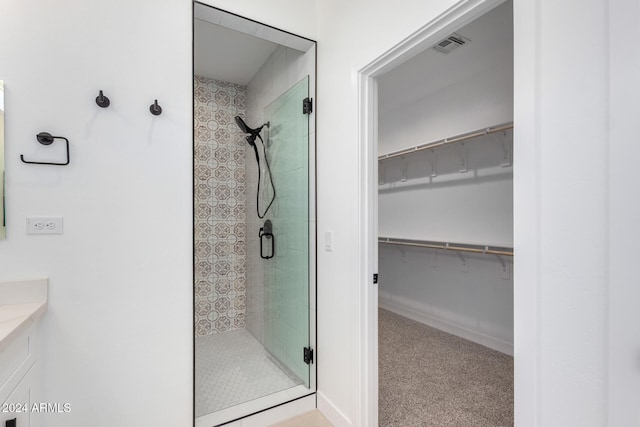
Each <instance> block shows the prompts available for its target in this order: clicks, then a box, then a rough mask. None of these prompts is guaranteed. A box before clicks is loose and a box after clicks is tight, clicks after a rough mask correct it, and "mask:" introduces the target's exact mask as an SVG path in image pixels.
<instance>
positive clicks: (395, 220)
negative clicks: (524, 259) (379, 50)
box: [361, 1, 514, 427]
mask: <svg viewBox="0 0 640 427" xmlns="http://www.w3.org/2000/svg"><path fill="white" fill-rule="evenodd" d="M467 7H468V8H470V6H467ZM456 13H457V14H456ZM440 19H441V20H442V21H443V22H441V23H433V31H432V32H429V31H428V30H426V31H424V39H423V40H422V41H421V42H420V43H421V44H420V46H419V47H414V48H413V49H412V50H411V49H408V50H405V51H403V50H402V49H398V51H399V52H400V53H399V56H400V57H396V58H388V59H387V64H384V63H383V62H384V61H381V62H380V63H378V64H375V65H374V67H372V69H369V70H366V69H365V72H364V73H363V74H362V75H363V76H366V77H365V78H363V79H362V80H361V84H362V86H361V88H362V89H363V91H364V93H369V94H371V95H373V96H371V97H370V98H369V99H368V105H365V106H364V108H365V110H367V109H369V113H371V112H373V116H371V115H369V117H370V118H372V119H373V120H371V121H369V122H367V123H364V124H363V125H364V129H363V130H364V132H365V133H368V135H369V138H368V141H369V143H370V145H369V149H370V150H371V151H370V152H369V153H368V155H367V159H368V162H369V166H370V168H369V172H370V175H369V177H368V179H369V183H371V181H374V182H375V184H374V186H373V188H370V191H371V193H370V202H369V203H365V206H367V207H368V208H369V209H370V210H371V212H369V214H368V215H367V217H368V219H369V221H370V222H369V224H365V226H364V227H365V228H366V227H369V230H367V231H368V232H369V241H368V246H369V247H368V251H369V253H370V254H372V256H371V259H370V263H369V265H366V266H363V267H364V271H367V273H369V274H373V273H376V274H377V275H376V276H374V283H376V282H377V287H375V286H374V287H373V289H372V290H371V291H365V294H366V293H367V292H369V295H368V296H367V295H364V301H365V304H366V305H367V306H368V310H367V311H368V316H369V317H368V319H364V321H366V322H368V324H369V326H370V334H369V335H368V342H366V343H364V346H363V352H366V351H370V352H371V351H375V354H376V355H377V360H375V362H374V363H372V370H371V371H369V372H368V375H369V378H370V379H371V381H370V383H369V385H368V391H369V393H370V394H369V405H370V406H372V407H376V408H377V409H378V412H377V414H376V413H373V411H369V414H366V415H365V417H369V420H371V421H372V423H375V422H374V421H377V424H378V425H380V426H388V427H395V426H406V425H478V426H511V425H513V422H514V421H513V414H514V393H513V378H514V374H513V367H514V363H513V342H514V339H513V337H514V332H513V331H514V320H513V319H514V308H513V307H514V306H513V296H514V286H513V284H514V283H513V167H514V165H513V5H512V2H511V1H506V2H501V1H486V2H484V3H483V4H482V5H480V6H476V7H475V8H472V9H470V10H462V8H461V10H460V11H458V12H456V11H452V12H451V15H450V16H443V17H441V18H440ZM439 24H441V25H439ZM389 56H390V57H391V56H392V55H389ZM375 67H377V70H375V69H374V68H375ZM364 116H365V117H366V116H367V114H364ZM371 172H373V173H375V175H374V174H373V173H371ZM371 229H373V232H371ZM363 231H365V230H363ZM367 231H365V233H366V232H367ZM376 264H377V266H376ZM367 267H368V268H369V269H370V270H367ZM378 307H379V311H376V310H377V309H378ZM372 359H373V357H369V358H368V360H369V361H372ZM374 367H375V368H377V369H378V372H373V369H374ZM374 388H375V390H376V391H377V396H375V394H376V393H375V392H374V390H373V389H374Z"/></svg>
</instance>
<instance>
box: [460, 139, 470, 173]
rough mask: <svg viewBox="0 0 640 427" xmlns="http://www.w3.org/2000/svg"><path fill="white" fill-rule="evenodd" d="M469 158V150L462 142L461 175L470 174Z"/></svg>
mask: <svg viewBox="0 0 640 427" xmlns="http://www.w3.org/2000/svg"><path fill="white" fill-rule="evenodd" d="M467 157H468V153H467V150H465V147H464V142H461V143H460V169H458V172H460V173H466V172H469V166H468V158H467Z"/></svg>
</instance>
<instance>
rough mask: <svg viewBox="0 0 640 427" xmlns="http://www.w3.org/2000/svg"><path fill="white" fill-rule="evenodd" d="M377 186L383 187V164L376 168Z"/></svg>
mask: <svg viewBox="0 0 640 427" xmlns="http://www.w3.org/2000/svg"><path fill="white" fill-rule="evenodd" d="M378 185H384V162H383V163H382V164H381V165H380V167H379V168H378Z"/></svg>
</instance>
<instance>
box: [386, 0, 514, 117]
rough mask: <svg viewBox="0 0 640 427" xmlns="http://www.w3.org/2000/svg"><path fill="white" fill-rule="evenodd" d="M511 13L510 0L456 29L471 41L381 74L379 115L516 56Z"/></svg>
mask: <svg viewBox="0 0 640 427" xmlns="http://www.w3.org/2000/svg"><path fill="white" fill-rule="evenodd" d="M512 15H513V4H512V2H511V1H507V2H506V3H503V4H502V5H500V6H498V7H496V8H495V9H493V10H492V11H490V12H488V13H486V14H484V15H482V16H481V17H479V18H478V19H476V20H475V21H473V22H471V23H470V24H467V25H466V26H464V27H462V28H460V29H459V30H456V31H455V32H456V33H457V34H459V35H461V36H463V37H466V38H468V39H470V40H471V42H470V43H468V44H466V45H464V46H462V47H459V48H458V49H456V50H454V51H453V52H451V53H448V54H443V53H440V52H437V51H436V50H434V49H432V48H429V49H427V50H425V51H423V52H422V53H419V54H418V55H416V56H414V57H413V58H411V59H409V60H408V61H406V62H405V63H403V64H401V65H399V66H398V67H396V68H394V69H393V70H391V71H389V72H388V73H387V74H384V75H382V76H381V77H379V78H378V108H379V110H378V111H379V114H384V113H385V112H389V111H392V110H395V109H397V108H400V107H402V106H405V105H409V104H412V103H415V102H416V101H418V100H419V99H422V98H425V97H428V96H429V94H431V93H434V92H436V91H438V90H440V89H443V88H446V87H448V86H451V85H453V84H455V83H457V82H459V81H462V80H465V79H467V78H470V77H471V76H473V75H474V74H476V73H478V72H479V71H480V70H483V69H487V68H490V67H491V66H492V65H493V63H494V62H495V61H499V62H502V63H504V62H506V61H505V56H506V55H513V20H512V18H511V17H512ZM443 38H445V37H443ZM512 62H513V61H512V60H511V61H510V62H508V63H512Z"/></svg>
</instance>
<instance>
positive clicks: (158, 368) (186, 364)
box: [0, 0, 193, 427]
mask: <svg viewBox="0 0 640 427" xmlns="http://www.w3.org/2000/svg"><path fill="white" fill-rule="evenodd" d="M0 75H1V76H2V79H4V81H5V85H6V86H5V87H6V99H5V101H6V107H7V114H6V173H7V186H6V197H7V199H6V201H7V223H8V228H7V240H4V241H0V275H1V276H2V279H19V278H29V277H49V279H50V281H49V284H50V290H49V298H50V301H49V310H48V312H47V314H46V315H45V317H44V320H43V322H42V333H41V334H40V336H41V338H42V346H41V360H42V371H41V372H42V373H43V378H42V386H43V393H42V395H41V396H42V399H44V401H45V402H68V403H70V405H71V412H70V413H68V414H46V415H43V416H42V424H41V425H45V426H64V427H67V426H87V425H92V426H110V425H118V424H120V425H165V426H175V425H187V424H188V423H189V422H190V420H191V417H192V340H193V339H192V331H193V325H192V323H193V322H192V319H193V317H192V316H193V308H192V295H193V294H192V267H191V263H192V249H191V248H192V240H191V239H192V237H191V236H192V228H191V227H192V225H191V224H192V219H191V214H192V201H191V187H192V183H191V177H192V172H191V165H192V161H191V146H192V113H191V109H192V101H191V85H192V84H191V12H190V5H189V4H188V3H187V2H179V1H171V2H164V3H163V5H162V7H159V6H158V3H157V2H154V1H147V0H135V1H129V0H117V1H111V2H102V3H96V2H85V1H79V0H69V1H66V2H64V5H61V4H60V3H51V2H47V1H38V0H36V1H32V2H27V3H25V2H21V1H13V0H9V1H4V2H2V4H1V5H0ZM99 89H102V90H104V91H105V94H106V95H107V96H108V97H110V98H111V106H110V107H109V108H108V109H101V108H99V107H98V106H97V105H96V104H95V102H94V99H95V97H96V96H97V93H98V90H99ZM155 98H157V99H158V101H159V103H160V105H161V106H162V107H163V110H164V111H163V114H162V115H161V116H158V117H155V116H152V115H151V114H150V113H149V105H150V104H151V103H152V102H153V99H155ZM40 131H48V132H51V133H53V134H54V135H62V136H65V137H67V138H69V141H70V151H71V164H70V165H69V166H66V167H56V166H37V165H26V164H23V163H21V162H20V159H19V155H20V154H24V155H25V158H28V159H43V158H46V157H49V158H52V159H54V160H58V159H60V158H61V157H60V156H61V155H63V153H62V152H61V151H60V148H61V147H57V148H56V147H55V146H52V147H50V148H45V147H42V146H39V144H38V143H37V142H36V140H35V135H36V133H38V132H40ZM56 144H59V143H58V142H56ZM49 152H52V153H53V154H51V155H50V154H49ZM27 215H61V216H63V217H64V234H63V235H60V236H27V235H25V217H26V216H27ZM158 408H166V410H164V411H159V410H158Z"/></svg>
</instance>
